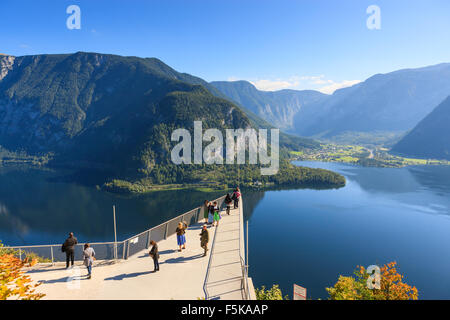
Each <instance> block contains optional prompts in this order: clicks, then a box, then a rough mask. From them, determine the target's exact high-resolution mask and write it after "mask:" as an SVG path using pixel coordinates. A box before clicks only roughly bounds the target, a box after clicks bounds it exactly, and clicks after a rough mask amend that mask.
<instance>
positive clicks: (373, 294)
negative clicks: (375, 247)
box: [326, 261, 419, 300]
mask: <svg viewBox="0 0 450 320" xmlns="http://www.w3.org/2000/svg"><path fill="white" fill-rule="evenodd" d="M396 265H397V263H396V262H395V261H394V262H389V263H388V264H385V265H383V266H382V267H381V268H380V288H379V289H369V287H368V285H367V280H368V279H369V276H370V274H368V273H367V271H366V269H365V268H364V267H362V266H357V267H356V270H355V272H354V275H355V277H345V276H339V279H338V281H337V282H336V284H335V285H334V287H331V288H326V290H327V292H328V294H329V295H330V298H329V299H330V300H417V299H418V297H419V293H418V290H417V288H416V287H412V286H409V285H408V284H406V283H404V282H403V278H404V276H403V275H401V274H400V273H398V271H397V268H396Z"/></svg>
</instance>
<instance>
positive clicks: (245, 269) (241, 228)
mask: <svg viewBox="0 0 450 320" xmlns="http://www.w3.org/2000/svg"><path fill="white" fill-rule="evenodd" d="M240 198H241V199H240V202H241V203H240V204H239V258H240V260H241V268H242V288H243V290H244V295H245V296H244V297H243V298H244V299H245V300H250V292H249V289H248V265H247V264H246V261H245V259H244V258H243V256H242V254H243V253H242V249H244V253H245V245H244V244H243V239H242V238H241V236H243V235H244V221H241V219H242V218H243V214H242V210H243V200H242V195H241V197H240ZM243 246H244V248H242V247H243ZM247 250H248V248H247Z"/></svg>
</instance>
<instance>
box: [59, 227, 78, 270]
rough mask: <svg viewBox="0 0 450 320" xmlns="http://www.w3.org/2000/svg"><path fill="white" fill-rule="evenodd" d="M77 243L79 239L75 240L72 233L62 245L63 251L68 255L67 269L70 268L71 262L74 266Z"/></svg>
mask: <svg viewBox="0 0 450 320" xmlns="http://www.w3.org/2000/svg"><path fill="white" fill-rule="evenodd" d="M77 243H78V240H77V238H75V237H74V236H73V232H71V233H69V237H68V238H67V239H66V241H64V243H63V245H62V248H61V251H62V252H65V253H66V269H67V268H69V262H71V263H72V266H73V263H74V260H75V246H76V245H77Z"/></svg>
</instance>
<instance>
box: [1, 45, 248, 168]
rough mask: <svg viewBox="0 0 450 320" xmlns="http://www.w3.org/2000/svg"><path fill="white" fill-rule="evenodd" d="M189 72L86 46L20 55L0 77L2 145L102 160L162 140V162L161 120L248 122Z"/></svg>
mask: <svg viewBox="0 0 450 320" xmlns="http://www.w3.org/2000/svg"><path fill="white" fill-rule="evenodd" d="M186 78H188V76H187V75H180V74H178V73H177V72H176V71H174V70H173V69H171V68H169V67H168V66H166V65H165V64H163V63H162V62H161V61H159V60H157V59H141V58H135V57H119V56H113V55H102V54H93V53H82V52H80V53H76V54H73V55H39V56H27V57H17V58H16V59H15V62H14V66H13V67H12V69H11V70H10V71H9V72H8V74H7V75H6V76H5V77H4V79H3V80H2V81H1V82H0V145H3V146H5V147H6V148H8V149H12V150H16V149H25V150H26V151H28V152H31V153H36V152H48V151H57V152H58V153H59V154H61V155H62V157H64V158H67V159H71V160H73V161H86V162H95V163H97V164H98V165H101V164H112V163H114V162H117V163H122V162H123V160H124V158H125V157H126V158H127V159H128V160H129V161H131V159H133V158H136V157H138V158H139V156H138V155H139V154H140V152H141V150H139V149H140V148H141V147H142V146H143V145H144V144H146V143H147V142H148V141H152V142H153V143H155V141H157V144H158V147H156V150H155V153H157V154H158V156H157V157H158V160H160V161H161V160H162V159H163V158H164V159H166V158H167V157H166V156H167V154H163V155H162V154H161V152H162V149H161V150H160V149H158V148H163V147H164V146H165V142H166V141H162V140H158V137H153V136H152V130H155V128H156V127H158V126H161V125H165V126H169V125H171V126H172V128H174V127H185V128H190V127H192V126H193V121H194V119H197V120H203V121H204V122H205V124H206V126H208V125H212V126H215V127H217V128H225V127H227V126H229V127H233V128H234V127H242V128H246V127H249V125H250V122H249V120H248V119H247V117H246V116H245V114H244V113H243V112H242V111H241V110H240V109H239V108H238V107H236V106H234V105H232V104H231V103H230V102H228V101H226V100H224V99H220V98H217V97H215V96H213V95H212V94H211V93H210V92H209V91H207V90H206V89H205V88H204V87H202V86H200V85H196V84H189V83H186V82H182V81H180V80H179V79H183V80H186ZM191 79H194V80H193V81H192V82H197V83H198V82H200V81H196V79H195V78H194V77H192V78H191ZM167 101H171V103H168V102H167ZM188 105H190V106H192V105H195V108H189V107H188ZM168 136H169V137H170V135H168ZM161 139H162V138H161ZM167 147H168V146H167ZM163 149H164V148H163ZM147 151H148V150H147ZM166 151H167V150H166ZM155 157H156V155H155ZM166 160H167V159H166Z"/></svg>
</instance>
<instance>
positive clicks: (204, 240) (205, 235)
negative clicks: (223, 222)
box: [200, 224, 209, 257]
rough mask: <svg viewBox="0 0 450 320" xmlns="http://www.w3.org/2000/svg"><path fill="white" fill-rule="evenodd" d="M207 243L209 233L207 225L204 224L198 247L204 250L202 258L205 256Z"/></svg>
mask: <svg viewBox="0 0 450 320" xmlns="http://www.w3.org/2000/svg"><path fill="white" fill-rule="evenodd" d="M208 242H209V233H208V228H207V225H206V224H204V225H203V228H202V232H201V233H200V246H201V247H202V248H203V249H204V250H205V253H204V254H203V256H204V257H205V256H206V251H208Z"/></svg>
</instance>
